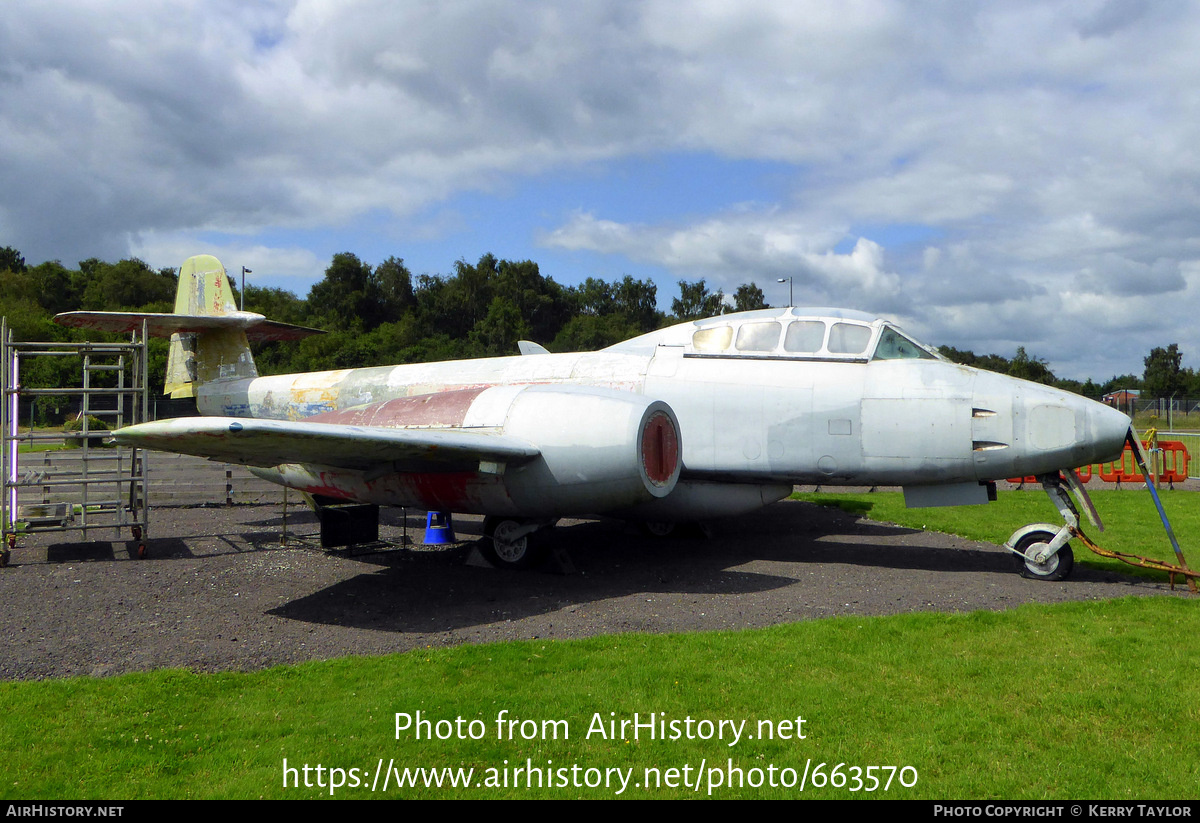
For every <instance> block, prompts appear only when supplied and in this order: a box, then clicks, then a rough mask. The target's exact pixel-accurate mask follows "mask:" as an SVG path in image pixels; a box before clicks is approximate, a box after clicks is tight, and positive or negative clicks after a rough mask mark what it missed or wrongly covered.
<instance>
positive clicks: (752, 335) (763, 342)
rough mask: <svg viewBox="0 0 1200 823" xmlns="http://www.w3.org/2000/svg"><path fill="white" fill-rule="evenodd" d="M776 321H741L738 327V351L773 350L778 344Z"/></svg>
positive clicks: (778, 328) (778, 327) (777, 325)
mask: <svg viewBox="0 0 1200 823" xmlns="http://www.w3.org/2000/svg"><path fill="white" fill-rule="evenodd" d="M779 331H780V325H779V324H778V323H743V324H742V327H741V328H740V329H738V336H737V350H738V351H775V347H776V346H778V345H779Z"/></svg>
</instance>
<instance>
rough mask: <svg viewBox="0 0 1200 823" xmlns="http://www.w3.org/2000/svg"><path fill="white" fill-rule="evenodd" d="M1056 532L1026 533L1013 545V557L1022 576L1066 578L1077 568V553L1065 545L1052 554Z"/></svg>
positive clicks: (1036, 578)
mask: <svg viewBox="0 0 1200 823" xmlns="http://www.w3.org/2000/svg"><path fill="white" fill-rule="evenodd" d="M1054 537H1055V532H1052V531H1048V530H1047V531H1035V532H1030V533H1029V534H1026V535H1025V536H1024V537H1022V538H1021V539H1020V540H1018V541H1017V543H1016V545H1015V546H1013V551H1014V552H1015V553H1014V554H1013V558H1014V559H1015V560H1016V561H1017V570H1018V571H1020V573H1021V576H1022V577H1028V578H1030V579H1031V580H1065V579H1066V578H1067V577H1068V576H1069V575H1070V574H1071V570H1072V569H1074V568H1075V553H1074V552H1072V551H1071V547H1070V546H1067V545H1064V546H1063V547H1062V548H1060V549H1059V550H1058V551H1057V552H1055V553H1053V554H1050V553H1049V552H1050V543H1051V541H1053V540H1054Z"/></svg>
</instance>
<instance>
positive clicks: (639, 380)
mask: <svg viewBox="0 0 1200 823" xmlns="http://www.w3.org/2000/svg"><path fill="white" fill-rule="evenodd" d="M650 359H651V358H650V357H646V356H644V355H624V354H603V353H586V354H549V355H538V356H536V357H492V358H485V359H479V360H462V361H453V362H442V363H413V364H407V365H401V366H386V367H372V368H365V369H341V370H337V371H326V372H311V373H306V374H287V375H278V376H273V377H257V378H253V379H242V380H231V381H215V382H212V383H209V384H206V385H204V386H202V387H201V388H200V391H199V392H198V397H197V406H198V408H199V409H200V412H201V414H218V415H225V416H228V417H259V418H269V419H275V420H299V419H304V418H309V417H313V416H315V415H321V414H328V413H330V412H339V411H345V410H348V409H358V408H363V407H366V406H371V405H373V404H377V403H383V402H387V401H389V400H396V399H398V398H403V397H414V396H419V395H428V394H435V393H438V392H445V391H456V390H461V389H484V388H487V387H489V386H498V385H519V384H536V383H561V384H568V385H584V386H599V387H604V388H612V389H617V390H620V391H631V392H634V393H637V394H641V393H642V391H643V387H644V382H645V380H644V378H645V373H646V366H647V364H648V363H649V361H650Z"/></svg>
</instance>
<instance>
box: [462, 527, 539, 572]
mask: <svg viewBox="0 0 1200 823" xmlns="http://www.w3.org/2000/svg"><path fill="white" fill-rule="evenodd" d="M523 525H525V524H524V523H523V522H521V521H520V520H517V519H516V518H512V517H488V518H486V519H485V520H484V521H483V540H482V541H481V542H480V544H479V552H480V554H482V555H483V558H484V559H485V560H487V562H489V563H491V564H492V565H493V566H495V567H496V568H497V569H530V568H533V567H534V566H536V565H538V564H539V563H541V562H542V561H543V560H545V559H546V546H545V544H544V543H543V542H542V540H541V539H539V538H540V537H541V536H542V535H540V534H539V532H536V531H535V532H530V533H529V534H526V535H523V536H521V537H519V538H517V539H516V540H506V539H505V534H506V532H508V531H510V530H512V529H517V528H520V527H521V526H523Z"/></svg>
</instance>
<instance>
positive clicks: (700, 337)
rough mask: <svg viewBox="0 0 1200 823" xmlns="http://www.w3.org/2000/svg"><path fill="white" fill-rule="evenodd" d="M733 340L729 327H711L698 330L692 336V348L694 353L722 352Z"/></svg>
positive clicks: (731, 329)
mask: <svg viewBox="0 0 1200 823" xmlns="http://www.w3.org/2000/svg"><path fill="white" fill-rule="evenodd" d="M731 340H733V328H732V327H730V326H713V327H711V328H707V329H700V331H698V332H696V333H695V334H693V335H692V348H693V349H695V350H696V351H724V350H725V349H727V348H729V342H730V341H731Z"/></svg>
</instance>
